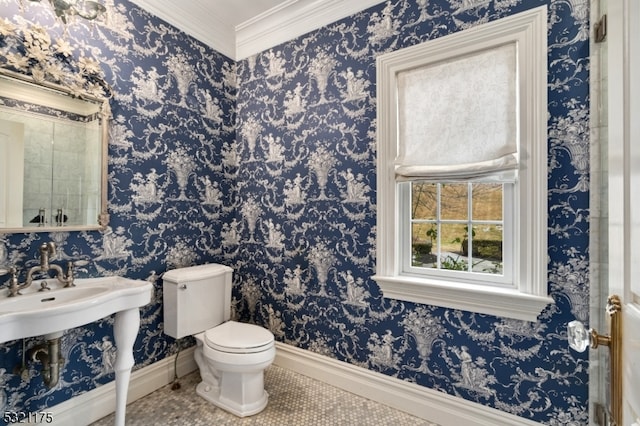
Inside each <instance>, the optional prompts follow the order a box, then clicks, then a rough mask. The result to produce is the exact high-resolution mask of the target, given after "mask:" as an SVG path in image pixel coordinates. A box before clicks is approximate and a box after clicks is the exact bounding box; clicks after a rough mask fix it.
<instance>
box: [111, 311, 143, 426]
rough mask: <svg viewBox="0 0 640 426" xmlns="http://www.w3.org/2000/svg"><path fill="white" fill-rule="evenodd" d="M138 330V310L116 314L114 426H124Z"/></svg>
mask: <svg viewBox="0 0 640 426" xmlns="http://www.w3.org/2000/svg"><path fill="white" fill-rule="evenodd" d="M139 328H140V310H139V309H138V308H133V309H127V310H125V311H120V312H118V313H116V319H115V325H114V328H113V337H114V340H115V343H116V364H115V373H116V421H115V425H116V426H124V420H125V414H126V409H127V392H128V390H129V379H130V377H131V368H132V367H133V365H134V364H135V360H134V358H133V344H134V343H135V341H136V336H137V335H138V329H139Z"/></svg>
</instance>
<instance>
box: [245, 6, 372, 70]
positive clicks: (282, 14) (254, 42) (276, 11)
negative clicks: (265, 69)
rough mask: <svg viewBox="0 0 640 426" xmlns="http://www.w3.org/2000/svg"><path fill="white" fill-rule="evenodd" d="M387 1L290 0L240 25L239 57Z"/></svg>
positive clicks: (262, 49)
mask: <svg viewBox="0 0 640 426" xmlns="http://www.w3.org/2000/svg"><path fill="white" fill-rule="evenodd" d="M383 2H384V1H380V0H289V1H287V2H285V3H283V4H282V5H281V6H279V7H275V8H273V9H270V10H268V11H267V12H265V13H263V14H261V15H258V16H256V17H255V18H253V19H251V20H249V21H247V22H244V23H242V24H240V25H238V26H237V27H236V32H235V35H236V52H235V53H236V54H235V59H236V60H240V59H245V58H247V57H249V56H252V55H255V54H256V53H260V52H263V51H265V50H267V49H269V48H271V47H274V46H277V45H279V44H281V43H284V42H286V41H289V40H292V39H294V38H296V37H299V36H301V35H303V34H306V33H308V32H311V31H313V30H316V29H318V28H321V27H323V26H325V25H328V24H331V23H333V22H336V21H338V20H340V19H343V18H346V17H347V16H350V15H353V14H354V13H358V12H360V11H362V10H365V9H367V8H369V7H371V6H374V5H376V4H378V3H383Z"/></svg>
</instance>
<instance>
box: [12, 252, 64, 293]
mask: <svg viewBox="0 0 640 426" xmlns="http://www.w3.org/2000/svg"><path fill="white" fill-rule="evenodd" d="M39 251H40V265H36V266H33V267H32V268H30V269H29V271H28V272H27V278H26V280H25V282H24V284H22V285H20V286H18V288H17V290H16V291H15V292H13V291H10V294H9V296H15V295H16V294H18V291H20V290H23V289H25V288H29V286H30V285H31V284H32V283H33V276H34V274H36V273H45V274H46V273H48V272H49V271H50V270H52V269H53V270H54V271H56V278H57V279H58V281H60V283H61V284H64V286H65V287H69V286H73V264H72V263H71V262H69V266H68V271H67V274H66V276H65V273H64V271H63V270H62V267H61V266H60V265H53V264H49V260H50V258H52V257H54V256H55V255H56V245H55V243H54V242H53V241H49V242H48V243H42V244H41V245H40V248H39Z"/></svg>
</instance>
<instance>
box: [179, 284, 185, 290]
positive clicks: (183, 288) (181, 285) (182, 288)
mask: <svg viewBox="0 0 640 426" xmlns="http://www.w3.org/2000/svg"><path fill="white" fill-rule="evenodd" d="M178 288H179V289H180V290H186V289H187V285H186V284H180V287H178Z"/></svg>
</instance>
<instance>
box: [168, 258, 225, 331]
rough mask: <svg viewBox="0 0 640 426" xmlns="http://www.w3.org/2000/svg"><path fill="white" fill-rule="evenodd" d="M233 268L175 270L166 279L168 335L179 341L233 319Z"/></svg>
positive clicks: (199, 267)
mask: <svg viewBox="0 0 640 426" xmlns="http://www.w3.org/2000/svg"><path fill="white" fill-rule="evenodd" d="M232 274H233V269H231V268H230V267H228V266H225V265H220V264H217V263H210V264H206V265H199V266H189V267H186V268H179V269H172V270H170V271H167V272H165V273H164V275H163V276H162V280H163V283H162V289H163V296H162V298H163V305H164V332H165V334H168V335H169V336H171V337H173V338H176V339H179V338H181V337H185V336H191V335H194V334H197V333H200V332H203V331H205V330H208V329H210V328H213V327H215V326H216V325H219V324H222V323H223V322H225V321H228V320H229V319H230V318H231V281H232Z"/></svg>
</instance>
